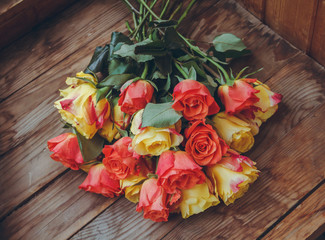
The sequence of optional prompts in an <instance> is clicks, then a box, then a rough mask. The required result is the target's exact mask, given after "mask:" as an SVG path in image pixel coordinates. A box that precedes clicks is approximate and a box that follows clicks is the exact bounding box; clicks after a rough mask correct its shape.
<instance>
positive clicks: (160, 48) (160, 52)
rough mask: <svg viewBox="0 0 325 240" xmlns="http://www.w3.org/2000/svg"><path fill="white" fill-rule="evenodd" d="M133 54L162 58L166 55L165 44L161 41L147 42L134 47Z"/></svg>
mask: <svg viewBox="0 0 325 240" xmlns="http://www.w3.org/2000/svg"><path fill="white" fill-rule="evenodd" d="M134 53H135V54H143V55H153V56H164V55H166V54H167V50H166V46H165V43H164V42H163V41H162V40H157V41H152V42H148V43H146V44H141V45H138V46H136V47H135V49H134Z"/></svg>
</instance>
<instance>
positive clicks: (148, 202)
mask: <svg viewBox="0 0 325 240" xmlns="http://www.w3.org/2000/svg"><path fill="white" fill-rule="evenodd" d="M136 210H137V211H138V212H141V211H142V210H143V217H144V218H147V219H151V220H152V221H155V222H163V221H164V222H166V221H167V220H168V215H169V209H168V208H167V193H166V192H165V190H164V189H163V188H162V187H161V186H158V185H157V179H154V178H151V179H148V180H146V181H145V182H144V183H143V184H142V188H141V192H140V199H139V203H138V206H137V209H136Z"/></svg>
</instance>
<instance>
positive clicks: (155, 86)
mask: <svg viewBox="0 0 325 240" xmlns="http://www.w3.org/2000/svg"><path fill="white" fill-rule="evenodd" d="M146 81H147V82H148V83H150V84H151V86H153V88H154V89H155V90H156V91H157V92H158V91H159V89H158V87H157V85H156V84H155V83H154V82H153V81H150V80H146Z"/></svg>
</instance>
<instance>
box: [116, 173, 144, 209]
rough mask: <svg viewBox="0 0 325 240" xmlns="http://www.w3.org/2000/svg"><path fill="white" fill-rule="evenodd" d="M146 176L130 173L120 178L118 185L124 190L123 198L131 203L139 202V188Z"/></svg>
mask: <svg viewBox="0 0 325 240" xmlns="http://www.w3.org/2000/svg"><path fill="white" fill-rule="evenodd" d="M145 179H147V177H145V176H143V175H141V174H139V175H138V176H137V175H130V176H128V177H127V178H125V179H122V180H120V186H121V188H122V189H123V190H124V193H125V198H126V199H128V200H129V201H131V202H133V203H137V202H139V197H140V190H141V187H142V184H141V182H143V181H144V180H145Z"/></svg>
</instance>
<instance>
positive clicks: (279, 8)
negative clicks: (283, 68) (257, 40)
mask: <svg viewBox="0 0 325 240" xmlns="http://www.w3.org/2000/svg"><path fill="white" fill-rule="evenodd" d="M316 8H317V0H312V1H305V0H297V1H295V3H294V4H293V3H292V1H291V0H282V1H277V0H268V1H266V6H265V23H266V24H267V25H269V26H270V27H271V28H272V29H273V30H274V31H276V32H277V33H279V34H280V35H281V36H283V37H284V38H285V39H287V40H288V41H290V42H291V43H293V44H294V45H295V46H297V47H298V48H300V49H301V50H303V51H307V49H308V48H309V44H310V39H311V35H312V32H313V27H314V18H315V13H316Z"/></svg>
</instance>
